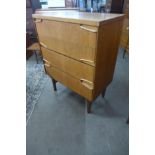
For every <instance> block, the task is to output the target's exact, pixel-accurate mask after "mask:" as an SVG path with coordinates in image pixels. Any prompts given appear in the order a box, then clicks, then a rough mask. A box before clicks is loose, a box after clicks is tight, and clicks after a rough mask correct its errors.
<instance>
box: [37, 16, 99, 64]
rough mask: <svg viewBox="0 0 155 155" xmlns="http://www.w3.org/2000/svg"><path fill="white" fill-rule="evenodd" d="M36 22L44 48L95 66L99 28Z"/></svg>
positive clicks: (64, 23)
mask: <svg viewBox="0 0 155 155" xmlns="http://www.w3.org/2000/svg"><path fill="white" fill-rule="evenodd" d="M35 22H36V27H37V32H38V35H39V40H40V42H41V44H42V45H43V46H44V47H47V48H49V49H51V50H53V51H57V52H59V53H62V54H64V55H66V56H69V57H72V58H74V59H77V60H81V61H85V60H86V63H89V64H92V65H94V61H95V52H96V40H97V39H96V38H97V27H92V26H86V25H79V24H72V23H66V22H57V21H48V20H42V19H36V20H35Z"/></svg>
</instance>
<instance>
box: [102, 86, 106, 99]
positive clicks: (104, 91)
mask: <svg viewBox="0 0 155 155" xmlns="http://www.w3.org/2000/svg"><path fill="white" fill-rule="evenodd" d="M105 93H106V88H105V89H104V90H103V91H102V97H103V98H104V96H105Z"/></svg>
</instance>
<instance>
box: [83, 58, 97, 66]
mask: <svg viewBox="0 0 155 155" xmlns="http://www.w3.org/2000/svg"><path fill="white" fill-rule="evenodd" d="M80 61H82V62H85V63H88V64H90V65H92V66H95V65H94V61H92V60H88V59H80Z"/></svg>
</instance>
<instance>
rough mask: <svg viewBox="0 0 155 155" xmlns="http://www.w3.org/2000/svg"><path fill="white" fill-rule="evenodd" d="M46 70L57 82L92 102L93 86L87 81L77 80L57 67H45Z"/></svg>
mask: <svg viewBox="0 0 155 155" xmlns="http://www.w3.org/2000/svg"><path fill="white" fill-rule="evenodd" d="M45 68H46V72H47V74H49V75H50V76H51V77H53V78H54V79H55V80H56V81H58V82H60V83H62V84H63V85H65V86H67V87H68V88H70V89H71V90H73V91H75V92H76V93H78V94H80V95H81V96H83V97H85V98H86V99H88V100H89V101H92V94H93V93H92V92H93V84H91V83H88V82H87V81H82V80H79V79H76V78H74V77H72V76H70V75H69V74H66V73H65V72H62V71H61V70H59V69H57V68H55V67H46V66H45Z"/></svg>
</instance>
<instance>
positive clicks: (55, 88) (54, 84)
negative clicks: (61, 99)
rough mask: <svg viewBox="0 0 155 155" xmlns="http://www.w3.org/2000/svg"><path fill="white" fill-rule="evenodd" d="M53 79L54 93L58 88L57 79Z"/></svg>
mask: <svg viewBox="0 0 155 155" xmlns="http://www.w3.org/2000/svg"><path fill="white" fill-rule="evenodd" d="M51 79H52V83H53V89H54V91H57V87H56V82H57V81H56V80H55V79H53V78H51Z"/></svg>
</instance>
